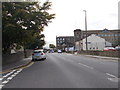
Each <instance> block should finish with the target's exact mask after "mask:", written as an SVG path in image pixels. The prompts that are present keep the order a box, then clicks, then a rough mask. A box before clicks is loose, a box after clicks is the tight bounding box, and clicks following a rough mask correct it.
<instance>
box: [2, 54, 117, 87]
mask: <svg viewBox="0 0 120 90" xmlns="http://www.w3.org/2000/svg"><path fill="white" fill-rule="evenodd" d="M13 72H15V71H13ZM16 72H18V73H17V75H16V76H15V77H14V78H12V79H11V80H9V82H8V83H6V84H5V85H4V87H3V88H117V87H118V78H117V77H118V62H117V61H113V60H105V59H97V58H91V57H85V56H82V55H79V56H76V55H72V54H65V53H63V54H58V53H50V54H47V59H46V60H45V61H36V62H34V64H33V65H32V66H30V67H28V68H25V69H21V70H19V71H16ZM13 76H14V75H13Z"/></svg>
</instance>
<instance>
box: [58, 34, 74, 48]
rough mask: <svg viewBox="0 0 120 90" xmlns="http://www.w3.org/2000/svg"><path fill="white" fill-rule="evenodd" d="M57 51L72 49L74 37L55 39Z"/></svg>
mask: <svg viewBox="0 0 120 90" xmlns="http://www.w3.org/2000/svg"><path fill="white" fill-rule="evenodd" d="M56 46H57V49H61V50H65V49H66V48H67V49H69V48H71V47H74V36H59V37H56Z"/></svg>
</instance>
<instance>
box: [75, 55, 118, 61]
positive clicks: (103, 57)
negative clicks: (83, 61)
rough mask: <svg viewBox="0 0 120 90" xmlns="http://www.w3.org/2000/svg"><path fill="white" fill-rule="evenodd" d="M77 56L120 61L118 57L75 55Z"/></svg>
mask: <svg viewBox="0 0 120 90" xmlns="http://www.w3.org/2000/svg"><path fill="white" fill-rule="evenodd" d="M75 55H83V56H88V57H92V58H100V59H109V60H120V58H117V57H105V56H96V55H85V54H75Z"/></svg>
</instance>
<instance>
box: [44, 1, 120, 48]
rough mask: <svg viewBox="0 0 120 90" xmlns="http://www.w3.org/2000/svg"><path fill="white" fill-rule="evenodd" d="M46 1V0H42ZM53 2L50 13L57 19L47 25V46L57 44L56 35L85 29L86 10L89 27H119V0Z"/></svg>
mask: <svg viewBox="0 0 120 90" xmlns="http://www.w3.org/2000/svg"><path fill="white" fill-rule="evenodd" d="M42 1H45V0H42ZM49 1H51V2H52V7H51V10H50V11H49V12H50V13H55V14H56V16H55V19H53V20H52V23H49V25H48V27H45V30H44V32H43V33H44V34H45V41H46V45H45V47H48V45H49V44H55V45H56V36H73V35H74V33H73V31H74V30H75V29H81V30H85V12H83V10H86V11H87V29H88V30H103V29H105V28H107V29H109V30H112V29H118V2H119V0H49Z"/></svg>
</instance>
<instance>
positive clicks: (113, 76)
mask: <svg viewBox="0 0 120 90" xmlns="http://www.w3.org/2000/svg"><path fill="white" fill-rule="evenodd" d="M106 74H107V75H108V76H111V77H113V78H118V77H116V76H115V75H112V74H109V73H106Z"/></svg>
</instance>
